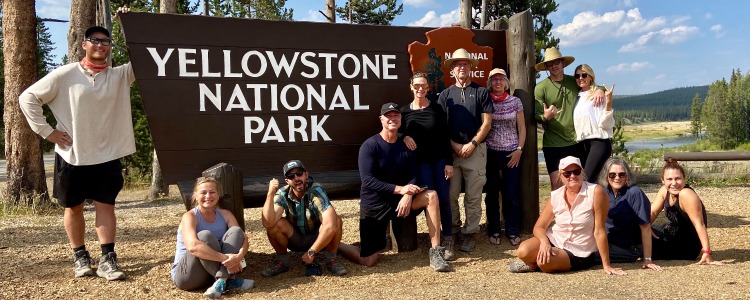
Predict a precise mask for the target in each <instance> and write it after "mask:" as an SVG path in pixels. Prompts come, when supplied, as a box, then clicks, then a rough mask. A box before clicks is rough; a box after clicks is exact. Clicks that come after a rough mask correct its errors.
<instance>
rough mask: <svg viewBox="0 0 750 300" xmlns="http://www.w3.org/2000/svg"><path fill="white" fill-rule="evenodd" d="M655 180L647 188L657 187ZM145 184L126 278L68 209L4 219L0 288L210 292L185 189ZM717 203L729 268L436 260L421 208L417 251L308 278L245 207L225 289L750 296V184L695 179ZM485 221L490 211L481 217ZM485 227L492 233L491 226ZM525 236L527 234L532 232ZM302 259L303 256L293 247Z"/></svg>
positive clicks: (709, 202)
mask: <svg viewBox="0 0 750 300" xmlns="http://www.w3.org/2000/svg"><path fill="white" fill-rule="evenodd" d="M656 188H657V187H656V186H645V187H644V189H645V190H646V192H647V193H648V194H649V196H650V197H653V196H654V194H655V192H656ZM146 192H147V191H146V190H145V189H143V190H128V191H124V192H123V194H121V197H119V198H118V204H117V219H118V220H117V221H118V236H117V237H118V242H117V252H118V256H119V261H120V266H121V268H122V269H123V270H124V271H125V272H126V274H127V275H128V279H127V280H125V281H121V282H107V281H105V280H103V279H101V278H97V277H88V278H82V279H74V278H73V264H72V260H71V257H72V251H71V249H70V246H69V245H68V241H67V238H66V236H65V232H64V229H63V227H62V211H60V212H59V213H58V214H54V215H50V216H21V217H3V218H0V265H2V267H0V282H1V283H2V284H0V290H2V291H1V292H0V298H3V299H105V298H106V299H145V298H152V299H198V298H202V297H203V296H202V291H182V290H179V289H177V288H175V287H174V286H173V284H172V283H171V281H170V278H169V269H170V266H171V264H172V260H173V258H174V251H175V250H174V247H175V246H174V244H175V233H176V232H175V231H176V227H177V224H178V222H179V220H180V216H181V215H182V213H183V212H184V206H183V205H182V203H181V202H179V201H178V200H177V199H176V198H171V199H167V200H159V201H153V202H144V201H143V199H145V195H146ZM698 193H699V195H701V197H702V198H703V200H704V203H705V205H706V208H707V210H708V224H709V236H710V239H711V246H712V250H713V252H714V257H715V259H717V260H721V261H723V262H725V265H724V266H699V265H694V264H692V262H691V261H657V262H656V263H657V264H659V265H661V266H663V267H664V271H662V272H654V271H648V270H641V269H639V266H640V264H637V263H633V264H616V265H615V266H616V267H621V268H623V269H625V270H626V271H627V272H628V274H627V276H622V277H618V276H608V275H605V274H604V272H603V271H602V270H601V268H600V267H596V268H593V269H590V270H586V271H581V272H574V273H567V274H555V275H550V274H543V273H528V274H512V273H509V272H508V270H507V267H508V264H509V263H510V262H511V261H513V260H514V249H513V248H511V247H510V245H509V244H508V243H507V240H503V242H502V245H500V246H492V245H490V244H489V243H488V242H487V240H486V238H484V237H482V238H481V239H479V240H478V243H477V250H476V251H475V252H473V253H471V254H465V253H461V254H460V255H459V259H458V260H457V261H455V262H452V263H451V265H452V266H453V268H454V269H455V271H454V272H451V273H437V272H434V271H433V270H432V269H431V268H430V267H429V266H428V264H429V263H428V258H427V249H428V248H429V244H428V239H427V234H426V225H425V224H424V217H421V216H420V217H419V218H418V220H419V221H420V235H419V238H420V241H419V249H418V250H416V251H414V252H407V253H399V254H396V253H393V252H387V253H385V255H383V256H381V260H380V261H379V262H378V264H377V265H376V266H375V267H372V268H366V267H362V266H357V265H354V264H352V263H350V262H348V261H345V262H343V263H344V265H345V266H346V267H347V268H348V269H349V271H350V274H349V275H347V276H344V277H340V278H338V277H333V276H330V275H329V273H328V272H327V271H325V273H324V276H320V277H305V276H304V270H303V266H302V264H301V263H295V264H293V266H292V269H291V271H290V272H287V273H285V274H282V275H280V276H278V277H276V278H272V279H268V278H263V277H262V276H261V275H260V270H261V269H262V268H265V267H267V266H269V265H270V264H271V261H272V258H273V256H272V253H273V251H272V249H271V246H270V244H269V243H268V241H267V240H266V237H265V232H264V231H263V229H262V226H261V225H260V213H261V211H260V209H259V208H255V209H246V210H245V222H246V226H247V233H248V235H249V237H250V244H251V249H250V250H251V251H250V253H249V254H248V255H247V261H248V266H249V267H248V268H247V269H246V270H245V271H244V272H243V273H242V275H241V276H243V277H245V278H251V279H254V280H255V287H254V288H253V289H252V290H250V291H247V292H230V293H229V294H226V295H225V296H224V297H225V298H232V299H237V298H258V299H265V298H320V299H332V298H344V299H368V298H369V299H391V298H398V299H412V298H431V299H448V298H451V299H485V298H499V299H516V298H527V299H528V298H534V299H545V298H558V299H604V298H617V299H621V298H622V299H637V298H650V299H690V298H693V299H709V298H710V299H740V298H744V299H747V295H748V291H750V275H748V274H750V272H748V270H750V262H748V261H749V260H750V202H748V201H747V199H746V198H745V197H746V195H748V194H750V187H732V188H698ZM172 194H173V195H176V194H177V191H176V189H173V191H172ZM334 206H335V207H336V209H337V211H338V212H339V214H341V215H342V217H343V219H344V222H345V224H344V238H343V239H344V242H347V243H352V242H356V241H358V239H359V233H358V230H357V222H358V214H359V212H358V209H359V204H358V200H342V201H335V202H334ZM85 217H86V223H87V225H88V227H87V234H86V245H87V247H88V249H89V250H91V253H92V256H93V257H94V259H95V260H97V261H98V257H99V253H98V252H99V246H98V242H97V239H96V235H95V233H94V230H93V223H94V217H95V214H94V211H93V207H92V206H89V207H87V209H86V212H85ZM482 224H483V226H484V220H482ZM482 233H484V231H483V232H482ZM527 237H528V235H525V236H524V238H527ZM293 259H294V260H297V261H301V260H299V255H296V256H293Z"/></svg>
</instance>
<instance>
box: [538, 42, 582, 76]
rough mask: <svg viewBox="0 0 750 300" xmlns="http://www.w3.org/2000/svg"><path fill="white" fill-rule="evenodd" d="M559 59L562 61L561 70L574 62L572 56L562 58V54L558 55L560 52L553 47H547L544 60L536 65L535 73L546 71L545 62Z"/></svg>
mask: <svg viewBox="0 0 750 300" xmlns="http://www.w3.org/2000/svg"><path fill="white" fill-rule="evenodd" d="M560 58H562V59H563V68H564V67H567V66H568V65H570V64H572V63H573V61H574V60H576V59H575V57H572V56H562V54H560V50H557V48H555V47H549V48H547V49H545V50H544V60H542V62H540V63H538V64H536V67H535V69H536V70H537V71H544V70H547V66H546V65H545V64H546V63H547V62H550V61H553V60H556V59H560Z"/></svg>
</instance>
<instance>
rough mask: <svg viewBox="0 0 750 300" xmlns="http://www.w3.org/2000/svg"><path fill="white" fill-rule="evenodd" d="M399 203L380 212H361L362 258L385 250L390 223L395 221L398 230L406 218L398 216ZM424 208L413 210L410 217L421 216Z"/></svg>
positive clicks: (360, 236)
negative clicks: (400, 223)
mask: <svg viewBox="0 0 750 300" xmlns="http://www.w3.org/2000/svg"><path fill="white" fill-rule="evenodd" d="M397 206H398V202H396V203H391V204H390V205H385V206H384V207H383V208H381V209H379V211H370V212H364V211H361V212H360V218H359V240H360V243H361V244H360V252H359V256H360V257H368V256H370V255H373V254H375V253H378V251H380V250H383V248H385V246H386V244H387V241H386V237H387V236H388V232H386V231H387V230H388V222H390V221H393V223H394V224H393V227H394V228H398V227H400V226H399V224H398V223H399V222H403V220H404V219H405V218H399V217H397V216H396V207H397ZM423 210H424V208H422V209H417V210H412V211H410V212H409V216H416V215H419V214H420V213H421V212H422V211H423Z"/></svg>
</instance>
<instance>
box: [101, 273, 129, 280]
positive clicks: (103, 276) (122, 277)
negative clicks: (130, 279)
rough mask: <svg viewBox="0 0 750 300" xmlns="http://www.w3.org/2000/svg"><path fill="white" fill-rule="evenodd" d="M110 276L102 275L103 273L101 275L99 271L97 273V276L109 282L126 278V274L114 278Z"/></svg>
mask: <svg viewBox="0 0 750 300" xmlns="http://www.w3.org/2000/svg"><path fill="white" fill-rule="evenodd" d="M108 275H109V274H101V273H99V271H97V272H96V276H99V277H101V278H104V279H106V280H107V281H113V280H124V279H125V278H126V276H125V273H122V274H121V275H113V276H108Z"/></svg>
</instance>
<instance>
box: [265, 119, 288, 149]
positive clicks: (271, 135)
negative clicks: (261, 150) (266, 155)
mask: <svg viewBox="0 0 750 300" xmlns="http://www.w3.org/2000/svg"><path fill="white" fill-rule="evenodd" d="M268 141H278V142H279V143H283V142H284V137H283V136H281V129H279V125H277V124H276V119H274V118H273V117H271V121H270V122H268V128H267V129H266V132H265V133H264V134H263V139H262V140H261V141H260V143H261V144H265V143H267V142H268Z"/></svg>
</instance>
